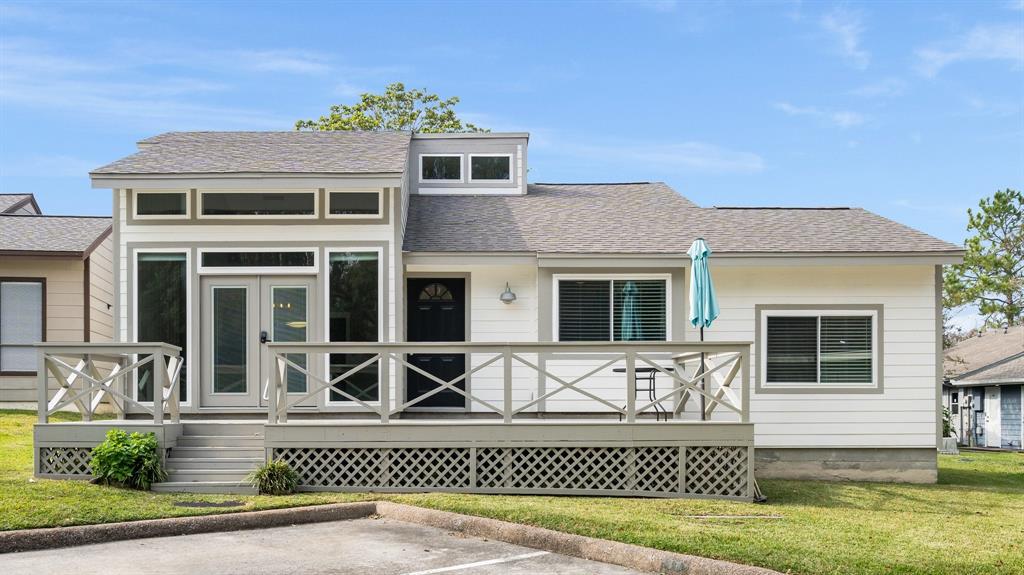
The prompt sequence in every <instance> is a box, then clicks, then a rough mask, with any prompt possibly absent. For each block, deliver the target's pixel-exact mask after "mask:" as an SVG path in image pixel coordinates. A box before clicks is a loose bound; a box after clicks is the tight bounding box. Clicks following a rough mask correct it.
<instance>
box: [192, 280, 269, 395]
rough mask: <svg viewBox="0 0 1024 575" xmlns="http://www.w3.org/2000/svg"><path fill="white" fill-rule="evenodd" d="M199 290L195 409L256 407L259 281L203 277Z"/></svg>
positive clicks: (257, 390) (258, 351)
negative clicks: (198, 368)
mask: <svg viewBox="0 0 1024 575" xmlns="http://www.w3.org/2000/svg"><path fill="white" fill-rule="evenodd" d="M200 291H201V293H202V301H201V303H200V314H201V318H202V319H201V332H200V336H201V337H200V345H201V349H202V352H201V355H202V376H201V382H200V390H201V392H202V397H201V398H200V407H257V406H258V405H259V397H258V395H259V385H258V384H257V377H258V376H259V358H260V349H259V331H258V330H259V324H260V315H259V313H260V310H259V279H258V278H257V277H254V276H235V277H214V276H206V277H203V278H202V280H201V283H200Z"/></svg>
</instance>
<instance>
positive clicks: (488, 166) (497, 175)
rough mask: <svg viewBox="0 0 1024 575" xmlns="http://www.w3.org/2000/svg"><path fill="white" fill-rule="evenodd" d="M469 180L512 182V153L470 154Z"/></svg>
mask: <svg viewBox="0 0 1024 575" xmlns="http://www.w3.org/2000/svg"><path fill="white" fill-rule="evenodd" d="M469 181H471V182H511V181H512V154H470V156H469Z"/></svg>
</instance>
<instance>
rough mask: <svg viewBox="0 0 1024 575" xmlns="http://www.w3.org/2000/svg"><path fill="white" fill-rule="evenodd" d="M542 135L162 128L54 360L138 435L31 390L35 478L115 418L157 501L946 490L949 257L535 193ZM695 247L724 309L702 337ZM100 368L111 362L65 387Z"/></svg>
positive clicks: (129, 169) (75, 462)
mask: <svg viewBox="0 0 1024 575" xmlns="http://www.w3.org/2000/svg"><path fill="white" fill-rule="evenodd" d="M528 144H529V135H528V134H525V133H474V134H408V133H392V132H382V133H366V132H188V133H167V134H162V135H159V136H156V137H152V138H149V139H146V140H143V141H141V142H139V150H138V152H136V153H134V154H132V155H130V156H128V157H126V158H123V159H120V160H118V161H116V162H114V163H112V164H109V165H106V166H103V167H101V168H98V169H97V170H95V171H94V172H92V174H91V177H92V183H93V187H95V188H100V189H109V190H112V201H113V209H114V212H113V213H114V245H115V247H114V250H115V256H114V260H115V266H114V285H115V293H116V297H115V306H114V308H115V312H114V324H115V342H117V343H115V344H111V345H108V346H96V345H92V346H89V345H81V346H56V345H49V344H46V345H43V346H40V354H41V358H40V362H41V365H45V366H47V367H48V369H50V370H51V372H52V373H53V374H56V375H57V376H59V377H58V379H61V380H63V382H64V383H65V384H66V385H62V386H61V387H62V392H63V393H64V394H65V399H64V400H63V401H64V402H65V403H66V402H68V401H70V397H71V396H73V395H74V394H75V393H83V391H76V390H79V389H80V388H79V387H78V386H80V385H86V386H92V387H91V391H90V390H89V389H86V390H84V393H94V394H100V395H102V394H107V395H112V396H113V398H114V403H115V405H116V406H117V407H118V408H119V409H122V410H123V412H124V417H125V419H124V420H123V421H119V422H116V423H115V424H111V423H110V422H100V423H92V424H90V423H83V424H80V425H78V426H75V425H70V424H46V421H47V413H48V411H49V410H50V409H52V408H53V407H55V406H56V405H58V404H59V403H60V402H59V401H58V402H54V400H50V399H48V398H44V397H40V406H41V411H40V421H41V422H42V423H41V425H39V426H38V427H37V429H36V433H37V435H36V449H37V452H36V455H37V468H36V472H37V474H39V475H40V476H45V477H54V476H58V477H59V476H76V475H80V474H82V473H83V471H82V470H83V469H85V464H84V462H85V461H87V458H88V447H89V446H91V445H92V444H94V443H95V442H97V441H99V440H100V439H101V438H102V431H103V429H105V426H110V425H119V426H124V425H133V426H136V428H138V429H142V430H149V431H153V432H154V433H157V435H158V439H159V440H160V441H161V445H162V446H163V447H164V448H165V449H167V450H168V459H167V464H168V467H169V468H170V469H171V478H170V481H169V482H168V483H167V484H163V485H161V486H158V488H160V489H190V488H192V489H206V490H210V489H216V488H224V489H229V488H231V485H233V484H234V485H235V486H236V487H237V482H238V481H239V480H240V478H241V477H243V476H244V473H245V472H246V471H247V469H248V467H250V466H251V465H252V464H254V463H257V462H259V461H261V460H262V459H263V458H264V457H271V458H275V459H281V460H284V461H287V462H288V463H289V464H291V465H292V466H293V467H294V468H296V469H297V470H298V471H299V474H300V476H301V478H302V488H303V489H309V490H317V489H322V490H323V489H336V490H366V489H370V490H376V491H389V490H390V491H403V490H406V491H407V490H450V491H471V492H477V493H576V494H610V495H650V496H665V497H678V496H692V497H711V496H714V497H736V498H741V499H748V500H749V499H750V498H752V497H754V495H755V490H756V489H755V484H754V475H753V473H754V467H755V460H756V466H757V473H758V474H759V475H760V476H763V477H803V478H832V479H857V480H882V481H914V482H932V481H935V479H936V444H937V441H938V437H939V435H940V433H941V429H940V427H939V426H940V421H939V418H938V415H937V414H938V411H939V408H940V406H941V403H940V400H941V391H940V386H941V382H942V372H941V337H940V335H941V327H942V316H941V298H940V295H941V293H940V292H941V273H940V272H941V266H942V265H943V264H949V263H953V262H957V261H959V260H960V258H961V256H962V250H961V249H960V248H958V247H957V246H954V245H951V244H949V243H946V242H944V241H941V240H938V239H936V238H933V237H930V236H928V235H926V234H924V233H921V232H918V231H915V230H913V229H910V228H908V227H906V226H904V225H901V224H899V223H896V222H893V221H890V220H888V219H885V218H883V217H880V216H878V215H875V214H872V213H870V212H868V211H865V210H862V209H857V208H838V207H836V208H806V209H805V208H779V207H755V208H733V207H701V206H698V205H696V204H695V203H693V202H692V201H690V200H688V199H686V198H685V197H683V196H682V195H680V194H679V193H677V192H676V191H675V190H673V189H671V188H670V187H668V186H667V185H665V184H662V183H657V182H632V183H582V184H577V183H573V184H565V183H529V182H528V181H527V174H528V160H529V154H528ZM766 203H767V202H766ZM700 237H703V238H705V239H706V240H707V242H708V243H709V244H710V246H711V248H712V249H713V250H714V254H713V256H712V258H711V262H712V273H713V276H714V282H715V286H716V288H717V291H718V295H719V297H720V300H721V306H722V313H721V317H720V318H719V319H718V320H717V321H716V322H715V323H714V325H713V326H712V327H710V328H709V329H706V330H705V334H704V335H705V341H704V342H701V340H700V332H699V330H698V329H697V328H695V327H693V326H692V325H690V324H689V323H688V321H687V317H688V309H687V305H688V304H687V301H688V295H687V294H688V290H689V286H688V282H689V266H690V259H689V257H688V256H687V250H688V248H689V247H690V245H691V243H692V242H693V241H694V240H695V239H696V238H700ZM136 342H140V343H136ZM91 355H93V356H95V355H102V356H103V357H104V358H106V359H107V360H110V361H114V362H115V363H117V365H118V368H117V370H118V371H116V372H114V373H109V374H107V373H106V372H104V373H100V374H98V375H95V376H91V379H90V378H85V377H78V378H77V379H75V380H74V381H70V382H69V380H71V379H72V377H71V376H73V375H75V373H76V371H74V370H71V369H70V368H71V366H73V365H82V366H86V367H88V366H90V364H89V361H88V359H89V357H90V356H91ZM75 362H81V363H78V364H75ZM83 370H84V368H79V369H78V370H77V372H82V371H83ZM45 377H46V376H45V375H44V376H43V378H45ZM58 383H60V382H58ZM86 415H87V416H88V414H86ZM228 420H230V421H228ZM217 449H219V451H217ZM224 454H228V455H229V456H230V457H231V459H232V460H233V461H234V462H236V464H235V467H232V466H231V465H230V464H229V463H225V462H218V461H216V460H215V459H216V457H218V456H223V455H224ZM232 482H234V483H232Z"/></svg>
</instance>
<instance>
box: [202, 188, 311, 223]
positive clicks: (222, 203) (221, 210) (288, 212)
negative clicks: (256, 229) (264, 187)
mask: <svg viewBox="0 0 1024 575" xmlns="http://www.w3.org/2000/svg"><path fill="white" fill-rule="evenodd" d="M200 201H201V203H202V208H201V210H200V213H201V215H202V216H205V217H259V216H278V217H316V192H284V191H274V192H203V193H202V194H201V196H200Z"/></svg>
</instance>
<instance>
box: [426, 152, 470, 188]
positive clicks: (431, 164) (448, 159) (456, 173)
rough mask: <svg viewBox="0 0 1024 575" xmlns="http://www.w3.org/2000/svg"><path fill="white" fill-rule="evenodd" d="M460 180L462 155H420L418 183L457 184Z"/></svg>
mask: <svg viewBox="0 0 1024 575" xmlns="http://www.w3.org/2000/svg"><path fill="white" fill-rule="evenodd" d="M462 179H463V177H462V154H420V166H419V180H420V183H430V182H448V183H459V182H462Z"/></svg>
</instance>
